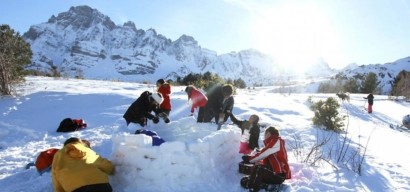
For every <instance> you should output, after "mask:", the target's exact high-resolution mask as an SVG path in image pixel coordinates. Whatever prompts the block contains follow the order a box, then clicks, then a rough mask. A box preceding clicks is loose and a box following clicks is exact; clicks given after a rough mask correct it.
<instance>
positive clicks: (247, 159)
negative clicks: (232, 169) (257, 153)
mask: <svg viewBox="0 0 410 192" xmlns="http://www.w3.org/2000/svg"><path fill="white" fill-rule="evenodd" d="M250 159H251V156H249V155H244V156H242V160H243V162H244V163H249V160H250Z"/></svg>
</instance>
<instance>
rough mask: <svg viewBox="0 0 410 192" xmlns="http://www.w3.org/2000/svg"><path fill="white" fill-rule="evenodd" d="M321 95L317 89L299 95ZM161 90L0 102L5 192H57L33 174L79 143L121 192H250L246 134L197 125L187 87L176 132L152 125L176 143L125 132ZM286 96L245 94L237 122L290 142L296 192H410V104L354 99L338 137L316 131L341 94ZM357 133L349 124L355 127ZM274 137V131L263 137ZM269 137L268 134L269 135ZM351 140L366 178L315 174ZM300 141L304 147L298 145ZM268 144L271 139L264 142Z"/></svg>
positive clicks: (46, 89) (334, 167) (27, 88)
mask: <svg viewBox="0 0 410 192" xmlns="http://www.w3.org/2000/svg"><path fill="white" fill-rule="evenodd" d="M295 86H299V87H304V89H303V90H305V91H306V90H310V91H312V88H311V86H315V84H309V83H306V82H305V83H304V84H299V85H295ZM154 87H155V86H154V85H150V84H138V83H129V82H115V81H97V80H78V79H54V78H46V77H27V78H26V82H25V83H24V84H23V85H22V86H21V87H19V88H18V93H19V95H18V96H17V97H2V98H0V138H1V139H0V186H2V188H1V191H30V192H47V191H53V189H52V182H51V175H50V173H45V174H43V175H42V176H40V175H39V174H38V173H37V171H36V169H35V168H33V167H32V168H31V169H27V170H26V169H24V166H25V165H26V164H27V163H28V162H33V161H34V160H35V158H36V157H37V155H38V153H39V152H40V151H42V150H45V149H47V148H51V147H56V148H61V147H62V143H63V142H64V141H65V140H66V139H68V138H69V137H80V138H83V139H87V140H89V141H90V142H91V145H92V148H93V149H94V150H95V151H96V152H97V153H99V154H101V155H102V156H103V157H105V158H108V159H110V160H111V161H112V162H113V163H114V164H115V165H116V173H115V175H114V176H112V177H111V178H110V182H111V184H112V185H113V187H114V190H115V191H119V192H131V191H132V192H134V191H245V190H244V189H242V188H241V187H240V185H239V181H240V178H241V177H242V175H241V174H239V173H238V162H239V161H240V160H241V155H240V154H238V150H239V140H240V129H238V128H237V127H236V126H234V125H230V124H229V123H227V124H225V125H223V126H222V129H221V130H219V131H217V130H216V128H217V127H216V125H214V124H208V123H200V124H198V123H196V120H195V118H194V117H189V116H188V115H189V114H190V113H189V111H190V106H189V104H188V102H187V99H186V98H187V97H186V94H185V92H183V90H184V87H177V86H175V87H172V89H173V90H172V91H173V94H172V95H171V101H172V106H173V109H172V111H171V116H170V118H171V122H170V123H169V124H165V123H163V122H162V121H161V122H160V123H158V124H152V123H150V124H149V125H148V127H147V129H150V130H154V131H156V132H157V133H158V135H159V136H160V137H162V138H163V139H164V140H166V142H165V143H164V144H162V145H161V146H151V139H150V137H147V136H144V135H134V134H132V133H133V132H134V131H135V130H136V129H137V126H136V125H130V126H129V127H126V126H125V122H124V120H123V119H122V115H123V113H124V112H125V110H126V109H127V108H128V106H129V105H130V104H131V103H132V102H133V101H134V100H135V99H136V98H137V97H138V96H139V94H140V93H142V92H143V91H145V90H149V91H153V90H154V89H155V88H154ZM277 88H278V87H258V88H256V89H254V90H237V95H235V107H234V110H233V111H234V114H235V115H237V116H238V117H239V118H241V119H245V118H248V117H249V115H251V114H258V115H259V116H260V118H261V124H264V125H265V124H272V125H274V126H276V127H278V128H279V130H280V133H281V135H282V137H283V138H284V139H285V140H286V144H287V145H286V147H287V149H288V155H289V163H290V167H291V170H292V179H291V180H287V181H286V184H287V185H288V186H289V187H288V189H287V191H409V190H410V163H409V162H408V160H409V159H410V152H409V150H406V148H405V147H406V146H410V139H409V137H410V132H408V131H405V130H404V131H403V130H396V129H391V128H390V127H389V124H400V123H401V120H402V117H403V116H404V115H406V114H410V110H409V107H410V103H406V102H398V101H392V100H388V99H387V98H388V97H387V96H382V95H376V96H375V103H374V106H373V108H374V113H373V114H368V113H366V112H365V110H364V107H365V104H366V103H365V100H364V99H363V97H364V96H365V95H361V94H351V100H350V104H349V103H342V104H341V106H342V107H341V109H340V112H341V114H344V115H349V121H348V123H349V126H348V128H347V130H346V132H342V133H341V134H332V133H331V132H329V131H323V130H321V129H318V128H317V127H315V126H313V125H312V123H311V118H312V117H313V112H312V111H311V110H310V109H309V104H308V102H307V100H308V97H311V98H312V99H313V100H315V101H316V100H319V99H326V98H328V97H335V95H334V94H313V93H304V94H295V93H290V94H289V93H284V94H281V93H277ZM66 117H72V118H83V119H84V120H85V121H86V122H87V125H88V127H87V128H86V129H84V130H82V131H78V132H73V133H56V132H55V130H56V129H57V126H58V124H59V123H60V121H61V120H62V119H64V118H66ZM346 123H347V121H346ZM262 131H264V129H262ZM261 135H263V134H261ZM343 135H346V138H347V141H348V143H349V147H348V152H347V153H348V154H351V153H354V152H359V153H360V154H363V153H364V148H365V146H366V145H367V151H366V154H365V159H364V161H363V165H362V174H361V175H358V174H357V173H355V172H353V171H352V170H354V166H353V165H352V164H350V163H346V164H341V163H339V164H338V163H337V162H336V160H335V158H333V157H332V158H331V160H330V161H329V162H323V161H322V162H320V163H317V164H315V165H314V166H311V165H310V164H309V163H303V162H301V161H300V156H298V155H297V154H296V152H297V149H295V148H293V147H292V145H293V144H295V143H296V142H300V143H301V144H302V145H301V146H303V147H302V148H301V149H300V150H301V151H302V152H304V153H305V152H306V151H307V150H308V149H309V146H312V145H314V144H315V143H316V141H317V140H318V139H320V138H323V137H330V138H331V139H330V142H329V145H326V146H325V147H324V149H323V150H324V151H325V152H326V151H329V150H332V149H334V148H331V147H332V146H340V141H343V137H342V136H343ZM295 138H300V139H299V140H297V141H296V140H295ZM259 141H260V144H262V136H261V138H260V140H259Z"/></svg>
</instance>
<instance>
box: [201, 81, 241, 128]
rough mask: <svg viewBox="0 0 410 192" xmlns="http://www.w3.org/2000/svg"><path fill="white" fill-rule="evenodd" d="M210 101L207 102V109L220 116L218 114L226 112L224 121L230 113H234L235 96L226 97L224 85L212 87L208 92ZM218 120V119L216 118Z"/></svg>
mask: <svg viewBox="0 0 410 192" xmlns="http://www.w3.org/2000/svg"><path fill="white" fill-rule="evenodd" d="M207 97H208V102H207V104H206V108H207V111H208V112H209V113H211V114H212V115H214V116H216V117H218V114H220V113H224V114H225V117H224V122H225V121H226V120H227V119H228V117H229V115H230V113H232V109H233V105H234V103H235V101H234V99H233V96H230V97H228V98H227V99H225V98H224V95H223V91H222V86H217V87H215V88H212V89H211V90H210V91H209V92H208V94H207ZM215 120H216V122H218V119H215Z"/></svg>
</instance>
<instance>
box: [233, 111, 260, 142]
mask: <svg viewBox="0 0 410 192" xmlns="http://www.w3.org/2000/svg"><path fill="white" fill-rule="evenodd" d="M230 117H231V121H232V122H233V123H234V124H235V125H237V126H238V127H239V128H240V129H241V130H242V137H241V141H242V142H246V143H249V148H251V149H252V150H253V149H255V148H259V143H258V140H259V133H260V126H259V124H254V125H251V124H250V123H249V122H248V121H246V120H243V121H241V120H238V119H237V118H236V117H235V116H234V115H233V114H232V113H231V115H230ZM246 132H249V136H247V134H246ZM246 137H248V138H246Z"/></svg>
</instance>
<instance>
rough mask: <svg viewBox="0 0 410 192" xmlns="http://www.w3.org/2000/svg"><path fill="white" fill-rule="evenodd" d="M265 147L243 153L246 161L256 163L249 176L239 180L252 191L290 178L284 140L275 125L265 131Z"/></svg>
mask: <svg viewBox="0 0 410 192" xmlns="http://www.w3.org/2000/svg"><path fill="white" fill-rule="evenodd" d="M263 143H264V144H265V147H264V148H262V149H261V150H260V151H259V152H257V153H256V154H254V155H244V156H243V157H242V159H243V160H244V162H246V163H256V165H255V167H254V169H253V171H252V173H251V175H250V176H245V177H244V178H242V180H241V185H242V186H243V187H245V188H249V189H251V190H252V191H258V190H259V189H260V188H266V187H267V184H282V183H283V182H284V181H285V179H290V178H291V172H290V169H289V164H288V155H287V152H286V148H285V141H284V140H283V139H282V138H281V137H280V136H279V131H278V130H277V129H276V128H275V127H272V126H271V127H268V128H267V129H266V131H265V140H264V141H263Z"/></svg>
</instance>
